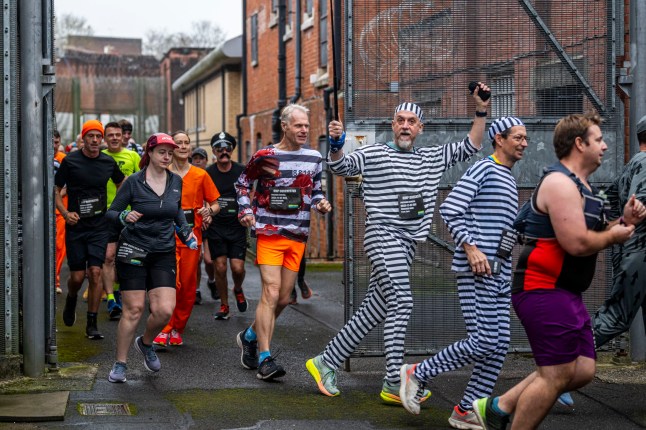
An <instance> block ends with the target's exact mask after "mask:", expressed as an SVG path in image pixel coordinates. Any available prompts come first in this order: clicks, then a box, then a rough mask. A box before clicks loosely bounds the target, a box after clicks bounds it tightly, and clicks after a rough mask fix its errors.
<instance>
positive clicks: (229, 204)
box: [218, 197, 238, 215]
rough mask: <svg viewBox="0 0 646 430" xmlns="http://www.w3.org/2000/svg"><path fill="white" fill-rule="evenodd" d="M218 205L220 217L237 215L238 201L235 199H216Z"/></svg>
mask: <svg viewBox="0 0 646 430" xmlns="http://www.w3.org/2000/svg"><path fill="white" fill-rule="evenodd" d="M218 204H219V205H220V214H222V215H237V214H238V200H236V199H235V197H220V198H219V199H218Z"/></svg>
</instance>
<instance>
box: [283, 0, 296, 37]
mask: <svg viewBox="0 0 646 430" xmlns="http://www.w3.org/2000/svg"><path fill="white" fill-rule="evenodd" d="M293 1H294V0H285V35H284V36H283V40H289V39H291V38H292V34H293V33H294V32H293V29H294V27H293V25H292V24H293V22H292V15H293V12H294V11H293ZM296 1H300V0H296Z"/></svg>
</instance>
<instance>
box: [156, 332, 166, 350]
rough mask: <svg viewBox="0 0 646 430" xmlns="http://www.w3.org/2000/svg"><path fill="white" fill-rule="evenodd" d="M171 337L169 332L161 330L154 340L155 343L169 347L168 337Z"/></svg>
mask: <svg viewBox="0 0 646 430" xmlns="http://www.w3.org/2000/svg"><path fill="white" fill-rule="evenodd" d="M169 337H170V334H169V333H164V332H161V333H159V334H158V335H157V336H156V337H155V339H154V340H153V344H154V345H159V346H161V347H164V348H165V347H167V346H168V338H169Z"/></svg>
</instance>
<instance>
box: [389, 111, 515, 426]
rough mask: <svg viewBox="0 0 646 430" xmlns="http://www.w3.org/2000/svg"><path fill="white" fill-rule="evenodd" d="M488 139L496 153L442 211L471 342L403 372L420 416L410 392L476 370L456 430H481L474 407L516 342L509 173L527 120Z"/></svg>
mask: <svg viewBox="0 0 646 430" xmlns="http://www.w3.org/2000/svg"><path fill="white" fill-rule="evenodd" d="M489 138H490V139H491V141H492V145H493V148H494V152H493V154H492V155H490V156H489V157H486V158H483V159H481V160H479V161H478V162H476V163H475V164H474V165H473V166H471V167H470V168H469V169H468V170H467V171H466V173H465V174H464V175H463V176H462V178H461V179H460V180H459V181H458V183H457V184H456V186H455V187H454V188H453V190H452V191H451V193H450V194H449V195H448V197H447V198H446V200H445V201H444V203H442V205H441V206H440V214H441V216H442V219H443V220H444V222H445V223H446V225H447V226H448V228H449V231H450V232H451V236H452V237H453V241H454V242H455V246H456V250H455V254H454V256H453V264H452V266H451V270H453V271H454V272H457V286H458V297H459V299H460V308H461V310H462V316H463V317H464V323H465V326H466V331H467V337H466V338H465V339H462V340H459V341H457V342H455V343H453V344H452V345H449V346H448V347H446V348H445V349H443V350H441V351H440V352H439V353H437V354H436V355H434V356H432V357H430V358H428V359H426V360H424V361H423V362H421V363H419V365H417V364H413V365H404V366H403V367H402V381H403V382H402V385H401V386H402V393H401V394H400V397H401V399H402V403H403V405H404V407H405V408H406V409H407V410H409V411H410V412H412V413H415V414H418V413H419V401H416V398H415V393H416V391H417V389H415V390H406V388H407V387H408V386H410V385H413V386H414V385H415V384H417V385H420V386H424V385H426V384H428V383H429V382H430V381H431V379H432V378H434V377H436V376H438V375H439V374H441V373H444V372H448V371H451V370H455V369H458V368H460V367H463V366H466V365H467V364H471V363H475V365H474V368H473V371H472V373H471V378H470V380H469V383H468V384H467V388H466V390H465V392H464V395H463V398H462V400H461V401H460V403H459V404H458V405H457V406H455V407H454V408H453V413H452V415H451V417H450V418H449V424H450V425H451V426H452V427H455V428H480V425H479V424H478V420H477V418H476V416H475V414H474V413H473V411H472V409H473V408H472V406H471V404H472V402H473V401H474V400H476V399H479V398H481V397H486V396H489V395H490V394H491V393H492V391H493V388H494V385H495V384H496V380H497V379H498V374H499V373H500V370H501V369H502V365H503V362H504V361H505V355H506V354H507V350H508V348H509V341H510V336H511V333H510V322H509V306H510V303H511V285H510V281H511V250H512V248H513V246H514V244H515V243H516V235H515V233H514V230H513V222H514V219H515V218H516V213H517V212H518V192H517V189H516V180H515V179H514V177H513V176H512V174H511V169H512V167H513V166H514V164H515V163H516V162H517V161H518V160H520V159H522V157H523V153H524V151H525V148H526V147H527V143H528V138H527V131H526V129H525V126H524V125H523V123H522V121H521V120H520V119H518V118H515V117H503V118H499V119H497V120H496V121H494V122H493V123H492V124H491V127H490V128H489ZM411 381H412V384H411Z"/></svg>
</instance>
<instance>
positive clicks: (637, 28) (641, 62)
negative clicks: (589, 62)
mask: <svg viewBox="0 0 646 430" xmlns="http://www.w3.org/2000/svg"><path fill="white" fill-rule="evenodd" d="M630 74H631V75H632V78H633V84H632V89H631V93H630V154H631V155H632V154H636V153H637V152H639V142H637V135H636V134H635V132H634V130H635V125H637V121H639V119H640V118H641V117H642V116H644V115H646V82H644V80H645V79H646V3H644V2H643V1H631V2H630ZM630 356H631V358H632V360H633V361H646V336H645V335H644V324H643V319H642V317H641V311H640V312H639V313H638V314H637V317H636V318H635V319H634V321H633V324H632V326H631V327H630Z"/></svg>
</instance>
